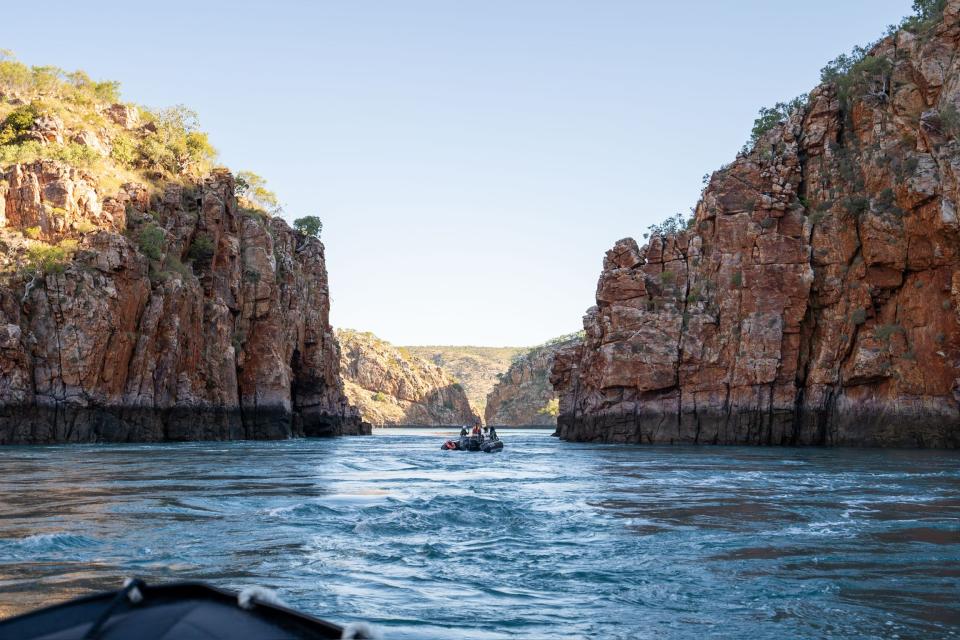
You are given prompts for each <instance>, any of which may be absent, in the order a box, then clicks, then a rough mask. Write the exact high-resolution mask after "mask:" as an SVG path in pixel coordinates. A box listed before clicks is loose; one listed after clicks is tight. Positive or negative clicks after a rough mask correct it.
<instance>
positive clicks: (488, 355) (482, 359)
mask: <svg viewBox="0 0 960 640" xmlns="http://www.w3.org/2000/svg"><path fill="white" fill-rule="evenodd" d="M398 348H399V349H401V350H405V351H408V352H409V353H411V354H413V355H414V356H417V357H419V358H423V359H424V360H427V361H429V362H432V363H434V364H436V365H437V366H439V367H442V368H443V369H444V370H446V371H448V372H449V373H450V374H451V375H452V376H454V377H455V378H456V379H457V380H458V381H459V382H460V384H462V385H463V389H464V391H466V393H467V398H468V399H469V400H470V406H471V407H473V410H474V412H476V413H477V414H478V415H481V416H482V415H484V411H485V409H486V406H487V396H488V395H489V394H490V392H491V391H492V390H493V387H494V385H496V384H497V380H498V375H500V374H503V373H505V372H506V371H507V369H509V368H510V365H511V364H512V362H513V360H514V358H516V357H517V356H519V355H520V354H522V353H526V352H527V351H528V350H529V347H453V346H425V347H398Z"/></svg>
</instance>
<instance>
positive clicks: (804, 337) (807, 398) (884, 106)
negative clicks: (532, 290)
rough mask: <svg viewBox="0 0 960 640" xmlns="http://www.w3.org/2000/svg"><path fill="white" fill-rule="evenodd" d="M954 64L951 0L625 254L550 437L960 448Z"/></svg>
mask: <svg viewBox="0 0 960 640" xmlns="http://www.w3.org/2000/svg"><path fill="white" fill-rule="evenodd" d="M958 49H960V0H949V1H948V2H947V3H946V8H945V10H944V11H943V16H942V19H941V20H939V22H938V23H937V24H936V25H935V26H934V27H933V28H932V29H930V30H928V31H926V32H924V33H918V34H914V33H910V32H908V31H906V30H901V31H899V32H898V33H897V34H895V35H893V36H891V37H888V38H886V39H884V40H882V41H881V42H880V43H879V44H878V45H876V47H875V48H874V49H873V50H872V51H871V52H870V54H871V55H870V57H869V60H868V62H870V63H871V64H869V65H863V67H862V68H858V69H857V73H858V74H859V77H858V78H857V79H856V80H857V81H858V82H859V86H857V87H855V88H854V89H853V90H851V88H850V87H849V86H843V87H841V86H839V85H838V84H837V83H829V84H824V85H822V86H820V87H819V88H817V89H816V90H815V91H813V92H812V93H811V94H810V96H809V100H808V102H807V104H806V106H804V107H801V108H800V109H798V110H796V111H794V113H793V115H791V116H790V117H789V119H788V120H787V121H786V122H783V123H782V124H780V125H779V126H776V127H775V128H774V129H773V130H772V131H769V132H768V133H767V134H766V135H765V136H763V137H762V138H761V139H760V141H759V143H758V144H757V145H756V146H755V147H754V148H753V149H752V150H750V151H749V152H748V153H745V154H742V155H741V156H740V157H738V158H737V160H736V161H735V162H734V163H733V164H731V165H729V166H728V167H725V168H723V169H721V170H720V171H718V172H716V173H714V174H713V176H712V178H711V180H710V182H709V184H708V186H707V188H706V189H705V191H704V194H703V198H702V200H701V201H700V203H699V204H698V205H697V208H696V214H695V218H694V222H693V225H692V228H691V229H689V230H687V231H681V232H678V233H675V234H670V235H669V236H668V237H660V236H654V237H653V238H651V240H650V242H649V243H648V244H647V245H646V246H644V247H642V248H640V247H638V246H637V244H636V242H634V241H633V240H631V239H625V240H621V241H619V242H617V244H616V246H615V247H614V248H613V249H612V250H611V251H609V252H608V253H607V256H606V258H605V260H604V265H603V272H602V274H601V276H600V281H599V284H598V287H597V305H596V306H595V307H593V308H592V309H590V310H589V311H588V313H587V315H586V317H585V318H584V327H585V329H586V341H585V343H584V344H583V345H582V346H580V347H577V348H573V349H569V350H566V351H564V352H562V353H561V354H559V355H558V356H557V357H556V362H555V365H554V369H553V375H552V382H553V384H554V385H555V387H556V389H557V391H558V393H559V394H560V398H561V401H560V417H559V425H558V432H559V435H560V436H561V437H563V438H567V439H572V440H602V441H614V442H643V443H728V444H833V445H864V446H928V447H957V446H960V225H958V219H957V206H958V203H960V140H958V134H960V117H958V110H960V55H958ZM849 84H850V83H848V85H849Z"/></svg>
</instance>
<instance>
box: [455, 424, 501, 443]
mask: <svg viewBox="0 0 960 640" xmlns="http://www.w3.org/2000/svg"><path fill="white" fill-rule="evenodd" d="M460 437H461V438H466V437H470V438H471V439H476V440H479V441H480V442H483V441H484V440H486V439H490V440H499V439H500V437H499V436H498V435H497V430H496V428H494V427H493V425H490V426H486V427H483V428H481V427H480V422H479V421H477V422H475V423H473V429H471V430H469V431H467V426H466V425H464V426H462V427H460Z"/></svg>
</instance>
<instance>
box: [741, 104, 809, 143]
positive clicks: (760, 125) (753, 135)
mask: <svg viewBox="0 0 960 640" xmlns="http://www.w3.org/2000/svg"><path fill="white" fill-rule="evenodd" d="M806 104H807V96H797V97H796V98H794V99H793V100H790V101H788V102H778V103H777V104H775V105H773V106H772V107H761V108H760V113H759V115H758V116H757V119H756V120H754V121H753V129H752V130H751V131H750V139H749V140H748V141H747V143H746V144H745V145H744V146H743V152H744V153H749V152H750V151H751V150H752V149H753V148H754V147H755V146H756V145H757V143H758V142H760V139H761V138H763V136H765V135H766V134H767V133H768V132H769V131H771V130H772V129H773V128H774V127H776V126H777V125H779V124H781V123H783V122H786V121H787V119H788V118H789V117H790V115H791V114H792V113H793V112H794V111H796V110H797V109H801V108H803V107H804V106H805V105H806Z"/></svg>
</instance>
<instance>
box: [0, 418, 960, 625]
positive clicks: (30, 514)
mask: <svg viewBox="0 0 960 640" xmlns="http://www.w3.org/2000/svg"><path fill="white" fill-rule="evenodd" d="M502 435H503V437H504V439H505V441H506V443H507V448H506V450H505V451H504V452H502V453H500V454H493V455H487V454H482V453H462V452H441V451H439V445H440V443H441V441H442V438H443V436H442V435H441V434H440V432H429V431H427V432H425V431H422V430H417V431H412V430H408V431H404V430H385V431H380V432H378V434H377V435H374V436H372V437H368V438H343V439H338V440H292V441H286V442H233V443H196V444H164V445H101V446H57V447H33V448H21V447H11V448H0V616H3V615H10V614H13V613H17V612H20V611H23V610H25V609H28V608H31V607H36V606H39V605H42V604H49V603H52V602H55V601H58V600H61V599H65V598H68V597H73V596H76V595H79V594H82V593H86V592H89V591H91V590H99V589H105V588H115V587H116V586H117V585H118V584H119V582H120V580H121V579H122V577H123V576H127V575H138V576H143V577H146V578H147V579H148V580H150V579H152V580H169V579H174V578H178V579H200V580H207V581H210V582H213V583H215V584H217V585H221V586H227V587H241V586H243V585H249V584H257V585H264V586H268V587H272V588H275V589H277V590H278V591H279V593H280V596H281V597H282V598H283V599H284V600H285V601H286V602H287V603H289V604H291V605H293V606H294V607H297V608H300V609H303V610H306V611H308V612H311V613H313V614H315V615H319V616H321V617H327V618H330V619H333V620H336V621H340V622H344V621H349V620H353V619H364V620H370V621H373V622H374V623H375V624H377V625H379V626H380V627H382V628H383V630H384V631H385V633H386V634H387V637H388V638H421V637H430V638H444V637H468V638H500V637H584V636H588V637H604V638H607V637H609V638H615V637H622V638H647V637H649V638H691V637H700V636H707V637H730V638H751V639H759V638H777V639H785V638H801V637H803V638H821V637H834V638H897V637H899V638H931V637H954V636H958V637H960V456H958V454H957V453H951V452H929V451H861V450H824V449H764V448H749V449H748V448H641V447H618V446H603V445H583V444H570V443H564V442H559V441H557V440H556V439H554V438H551V437H549V432H547V431H513V432H511V431H504V432H503V433H502Z"/></svg>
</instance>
